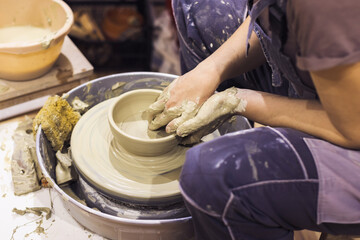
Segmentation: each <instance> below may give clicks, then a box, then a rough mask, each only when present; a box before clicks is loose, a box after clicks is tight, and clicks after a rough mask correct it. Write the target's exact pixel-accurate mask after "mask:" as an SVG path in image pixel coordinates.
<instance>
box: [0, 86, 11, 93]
mask: <svg viewBox="0 0 360 240" xmlns="http://www.w3.org/2000/svg"><path fill="white" fill-rule="evenodd" d="M9 89H10V88H9V87H8V86H6V85H2V84H0V93H4V92H7V91H9Z"/></svg>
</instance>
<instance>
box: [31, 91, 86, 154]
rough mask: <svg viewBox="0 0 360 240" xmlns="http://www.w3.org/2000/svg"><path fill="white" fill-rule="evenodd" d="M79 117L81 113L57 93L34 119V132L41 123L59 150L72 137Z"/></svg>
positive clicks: (55, 147)
mask: <svg viewBox="0 0 360 240" xmlns="http://www.w3.org/2000/svg"><path fill="white" fill-rule="evenodd" d="M79 119H80V114H79V113H78V112H76V111H74V110H73V108H72V107H71V106H70V104H69V103H68V102H67V101H66V100H65V99H63V98H61V97H59V96H57V95H55V96H51V97H49V98H48V99H47V100H46V102H45V104H44V106H43V107H42V108H41V109H40V111H39V113H38V114H37V115H36V117H35V119H34V123H33V129H34V133H36V132H37V129H38V127H39V126H40V125H41V129H42V130H43V131H44V133H45V135H46V137H47V139H48V140H49V141H50V143H51V146H52V147H53V149H54V151H58V150H61V149H62V148H63V146H64V143H65V141H67V140H69V139H70V136H71V132H72V130H73V128H74V126H75V124H76V123H77V121H78V120H79Z"/></svg>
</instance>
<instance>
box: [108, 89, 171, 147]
mask: <svg viewBox="0 0 360 240" xmlns="http://www.w3.org/2000/svg"><path fill="white" fill-rule="evenodd" d="M144 92H156V93H159V94H160V93H161V90H157V89H136V90H131V91H129V92H126V93H123V94H121V95H120V96H119V97H117V99H116V100H114V101H113V102H112V103H111V106H110V107H109V110H108V121H109V123H110V125H111V127H112V128H113V129H114V130H116V131H117V132H118V133H119V134H121V135H122V136H123V137H124V138H127V139H129V140H131V141H137V142H139V143H147V144H157V143H165V142H169V143H170V142H173V141H175V140H176V135H175V134H171V135H169V136H166V137H162V138H156V139H143V138H139V137H134V136H131V135H129V134H127V133H126V132H124V131H123V130H121V129H120V128H119V127H118V126H117V125H116V124H115V121H114V118H113V112H114V108H115V106H116V105H117V104H118V102H119V101H121V100H122V99H123V98H125V97H127V96H129V95H133V94H141V93H144Z"/></svg>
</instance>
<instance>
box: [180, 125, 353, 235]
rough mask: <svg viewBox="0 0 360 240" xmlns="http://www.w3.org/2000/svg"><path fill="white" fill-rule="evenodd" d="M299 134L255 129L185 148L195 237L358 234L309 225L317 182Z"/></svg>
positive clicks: (185, 187) (345, 227)
mask: <svg viewBox="0 0 360 240" xmlns="http://www.w3.org/2000/svg"><path fill="white" fill-rule="evenodd" d="M304 139H314V138H313V137H312V136H309V135H307V134H305V133H302V132H299V131H296V130H292V129H287V128H269V127H264V128H255V129H250V130H243V131H239V132H236V133H231V134H228V135H225V136H223V137H220V138H217V139H215V140H213V141H210V142H207V143H202V144H200V145H198V146H195V147H193V148H191V149H190V150H189V151H188V152H187V156H186V162H185V165H184V167H183V172H182V174H181V177H180V187H181V192H182V194H183V197H184V200H185V202H186V205H187V207H188V209H189V211H190V213H191V215H192V216H193V222H194V227H195V232H196V239H204V240H211V239H214V240H215V239H216V240H218V239H244V240H267V239H273V240H285V239H286V240H290V239H293V231H294V230H299V229H310V230H315V231H320V232H328V233H333V234H359V233H360V224H332V223H322V224H317V207H318V188H319V180H318V174H317V169H316V166H315V163H314V159H313V157H312V155H311V152H310V150H309V148H308V147H307V144H306V143H305V141H304Z"/></svg>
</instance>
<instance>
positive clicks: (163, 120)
mask: <svg viewBox="0 0 360 240" xmlns="http://www.w3.org/2000/svg"><path fill="white" fill-rule="evenodd" d="M180 115H181V109H180V107H172V108H170V109H165V110H164V111H163V112H161V113H160V114H158V115H157V116H156V117H155V118H154V120H152V121H151V122H150V123H149V129H150V130H157V129H159V128H161V127H163V126H165V125H166V124H168V123H169V122H170V121H171V120H173V119H174V118H177V117H179V116H180Z"/></svg>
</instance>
